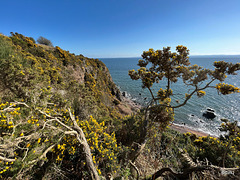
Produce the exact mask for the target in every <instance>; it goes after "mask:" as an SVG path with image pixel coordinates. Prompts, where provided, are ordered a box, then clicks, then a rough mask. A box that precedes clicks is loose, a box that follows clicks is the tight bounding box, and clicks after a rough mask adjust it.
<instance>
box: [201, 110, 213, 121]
mask: <svg viewBox="0 0 240 180" xmlns="http://www.w3.org/2000/svg"><path fill="white" fill-rule="evenodd" d="M214 112H215V111H214V110H213V109H209V108H208V109H207V110H206V111H205V112H204V113H203V115H202V116H203V117H205V118H207V119H214V118H215V117H216V114H215V113H214Z"/></svg>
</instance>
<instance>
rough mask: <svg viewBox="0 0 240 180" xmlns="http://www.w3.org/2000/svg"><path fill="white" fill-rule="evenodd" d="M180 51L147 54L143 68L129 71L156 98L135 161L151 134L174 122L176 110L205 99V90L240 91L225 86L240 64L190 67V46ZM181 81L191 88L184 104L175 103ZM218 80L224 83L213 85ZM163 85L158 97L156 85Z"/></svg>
mask: <svg viewBox="0 0 240 180" xmlns="http://www.w3.org/2000/svg"><path fill="white" fill-rule="evenodd" d="M176 51H177V52H173V53H172V52H171V51H170V47H167V48H163V50H156V51H155V50H153V49H149V51H144V52H143V54H142V58H143V59H141V60H139V62H138V66H139V67H140V68H139V69H138V70H137V71H135V70H130V71H129V76H130V77H131V79H132V80H139V79H140V80H141V81H142V87H143V88H147V89H148V90H149V92H150V94H151V97H152V99H151V101H150V102H149V104H148V106H147V107H146V108H145V111H144V112H145V113H144V120H143V123H142V124H143V127H142V130H140V132H141V136H142V138H141V141H140V142H138V143H140V144H141V145H140V146H139V148H138V149H137V150H136V151H135V152H134V153H133V156H131V158H132V159H131V160H132V161H134V160H135V159H136V157H137V156H138V155H139V153H140V152H139V151H141V150H142V149H143V148H144V146H145V144H146V142H147V141H148V138H149V137H150V136H149V133H151V134H153V129H155V130H158V131H160V132H161V131H163V130H164V129H165V128H166V127H167V126H168V125H169V123H170V122H171V121H173V120H174V109H176V108H179V107H181V106H184V105H185V104H186V103H187V102H188V101H189V100H190V99H191V97H192V96H194V95H197V96H198V97H199V98H200V97H202V96H204V95H205V94H206V92H205V91H204V90H205V89H207V88H215V89H216V90H217V91H218V92H219V93H221V94H223V95H226V94H231V93H239V92H240V89H239V88H238V87H235V86H233V85H230V84H225V83H222V82H223V81H224V80H225V79H226V77H227V75H235V74H236V71H238V70H240V63H236V64H232V63H228V62H224V61H219V62H214V64H213V65H214V67H215V69H214V70H210V69H205V68H203V67H200V66H198V65H190V62H189V57H188V55H189V50H188V49H187V48H186V47H184V46H177V47H176ZM179 80H182V81H183V83H184V84H185V85H186V86H187V87H188V89H187V90H186V93H185V94H182V99H181V100H180V101H178V102H172V101H171V100H172V97H173V96H174V92H173V90H172V89H171V88H172V86H173V85H174V84H175V83H177V82H178V81H179ZM216 81H220V83H218V84H216V85H213V83H214V82H216ZM159 82H161V86H162V87H166V88H159V90H158V92H157V94H154V92H153V90H152V86H153V84H157V83H159ZM163 84H165V86H163Z"/></svg>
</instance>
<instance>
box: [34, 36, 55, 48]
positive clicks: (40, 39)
mask: <svg viewBox="0 0 240 180" xmlns="http://www.w3.org/2000/svg"><path fill="white" fill-rule="evenodd" d="M37 42H38V43H39V44H43V45H46V46H51V47H53V44H52V42H51V41H50V40H48V39H47V38H44V37H42V36H40V37H39V38H38V39H37Z"/></svg>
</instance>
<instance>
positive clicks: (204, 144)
mask: <svg viewBox="0 0 240 180" xmlns="http://www.w3.org/2000/svg"><path fill="white" fill-rule="evenodd" d="M222 121H223V123H222V124H221V127H220V130H221V131H223V132H224V134H223V135H221V136H220V137H219V138H216V137H211V136H204V137H198V138H195V140H194V141H193V145H194V146H195V152H194V155H193V157H195V158H199V160H202V161H203V160H205V159H207V160H208V161H210V162H211V163H212V164H214V165H217V166H221V167H239V166H240V128H239V126H237V122H229V121H228V120H226V119H223V120H222ZM189 135H191V134H186V136H189ZM189 152H191V151H189ZM191 153H193V152H191Z"/></svg>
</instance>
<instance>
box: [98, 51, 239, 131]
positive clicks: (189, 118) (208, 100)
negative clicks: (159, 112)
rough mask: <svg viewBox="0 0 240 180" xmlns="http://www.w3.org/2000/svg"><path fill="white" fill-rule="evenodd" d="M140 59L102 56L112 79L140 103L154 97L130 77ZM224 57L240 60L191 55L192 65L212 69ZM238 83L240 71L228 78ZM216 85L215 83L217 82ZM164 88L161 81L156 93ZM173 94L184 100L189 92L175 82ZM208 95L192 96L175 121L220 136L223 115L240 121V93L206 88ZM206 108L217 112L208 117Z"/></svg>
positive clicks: (233, 57) (233, 60)
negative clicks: (130, 71)
mask: <svg viewBox="0 0 240 180" xmlns="http://www.w3.org/2000/svg"><path fill="white" fill-rule="evenodd" d="M139 59H140V58H100V60H101V61H102V62H103V63H105V64H106V66H107V67H108V69H109V71H110V74H111V76H112V79H113V81H114V82H115V84H117V86H118V87H119V88H120V90H121V91H122V92H126V94H127V96H128V97H129V98H131V99H132V100H134V101H135V102H137V103H140V104H141V105H146V104H147V102H148V101H149V100H150V99H151V97H150V93H149V92H148V90H147V89H142V88H141V81H140V80H138V81H134V80H131V79H130V77H129V76H128V71H129V70H131V69H135V70H137V69H138V68H139V67H138V66H137V63H138V60H139ZM220 60H224V61H227V62H233V63H237V62H240V55H239V56H192V57H190V62H191V64H197V65H199V66H203V67H204V68H211V69H213V66H212V64H213V62H214V61H220ZM225 82H226V83H231V84H233V85H235V86H238V87H240V72H239V73H238V75H235V76H228V78H227V79H226V81H225ZM215 84H216V83H215ZM161 87H162V88H165V87H166V83H164V82H162V83H161V82H160V83H159V84H157V85H155V86H154V87H153V89H154V91H155V92H157V91H158V90H159V88H161ZM172 89H173V91H174V94H176V95H175V96H174V97H173V100H172V102H175V100H180V101H181V102H182V101H183V97H184V96H185V93H188V91H187V89H188V87H186V86H185V85H184V84H183V83H182V82H181V81H178V82H177V83H176V84H172ZM206 92H207V94H206V96H204V97H202V98H198V97H196V96H195V97H193V98H191V99H190V101H188V103H187V104H186V105H185V106H183V107H180V108H178V109H176V110H175V120H174V123H176V124H179V125H183V124H186V126H188V127H190V128H193V129H197V130H201V131H204V132H207V133H209V134H214V135H219V130H218V128H219V125H220V124H221V120H220V119H221V118H227V119H229V120H231V121H238V122H239V124H240V93H238V94H230V95H225V96H224V95H219V94H218V93H217V91H216V89H214V88H212V89H208V90H206ZM207 108H211V109H213V110H214V111H215V114H216V115H217V117H216V118H214V119H213V120H209V119H205V118H204V117H203V116H202V114H203V112H205V110H206V109H207Z"/></svg>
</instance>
